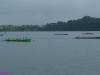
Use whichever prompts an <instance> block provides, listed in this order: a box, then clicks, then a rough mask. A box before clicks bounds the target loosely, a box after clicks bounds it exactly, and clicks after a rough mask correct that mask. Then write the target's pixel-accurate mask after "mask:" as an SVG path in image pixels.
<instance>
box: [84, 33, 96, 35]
mask: <svg viewBox="0 0 100 75" xmlns="http://www.w3.org/2000/svg"><path fill="white" fill-rule="evenodd" d="M82 34H83V35H91V34H92V35H93V34H94V33H89V32H87V33H82Z"/></svg>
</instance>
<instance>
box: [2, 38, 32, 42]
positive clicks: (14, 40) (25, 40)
mask: <svg viewBox="0 0 100 75" xmlns="http://www.w3.org/2000/svg"><path fill="white" fill-rule="evenodd" d="M3 41H13V42H31V39H10V38H9V39H6V40H3Z"/></svg>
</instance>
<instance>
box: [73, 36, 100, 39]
mask: <svg viewBox="0 0 100 75" xmlns="http://www.w3.org/2000/svg"><path fill="white" fill-rule="evenodd" d="M75 39H100V36H98V37H90V36H89V37H79V36H78V37H75Z"/></svg>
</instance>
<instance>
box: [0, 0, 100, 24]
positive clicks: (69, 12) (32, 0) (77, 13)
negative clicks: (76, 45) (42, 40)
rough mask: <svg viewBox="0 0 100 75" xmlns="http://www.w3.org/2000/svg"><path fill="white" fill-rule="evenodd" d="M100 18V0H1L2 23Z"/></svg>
mask: <svg viewBox="0 0 100 75" xmlns="http://www.w3.org/2000/svg"><path fill="white" fill-rule="evenodd" d="M84 16H91V17H97V18H100V0H0V25H8V24H11V25H27V24H29V25H30V24H32V25H45V24H47V23H56V22H57V21H64V22H67V21H68V20H74V19H80V18H82V17H84Z"/></svg>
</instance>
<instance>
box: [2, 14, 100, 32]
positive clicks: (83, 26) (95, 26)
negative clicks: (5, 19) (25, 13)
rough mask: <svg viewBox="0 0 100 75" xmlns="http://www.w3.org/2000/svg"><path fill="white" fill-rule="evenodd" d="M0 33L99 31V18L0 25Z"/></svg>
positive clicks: (85, 17)
mask: <svg viewBox="0 0 100 75" xmlns="http://www.w3.org/2000/svg"><path fill="white" fill-rule="evenodd" d="M0 27H1V29H0V31H100V18H94V17H90V16H84V17H83V18H82V19H77V20H69V21H68V22H62V21H58V22H57V23H47V24H46V25H42V26H39V25H22V26H13V25H1V26H0Z"/></svg>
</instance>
